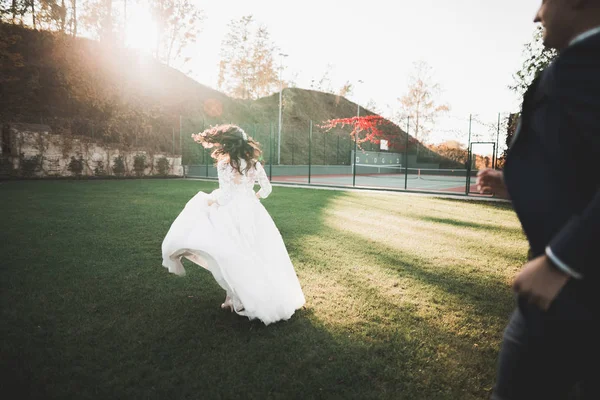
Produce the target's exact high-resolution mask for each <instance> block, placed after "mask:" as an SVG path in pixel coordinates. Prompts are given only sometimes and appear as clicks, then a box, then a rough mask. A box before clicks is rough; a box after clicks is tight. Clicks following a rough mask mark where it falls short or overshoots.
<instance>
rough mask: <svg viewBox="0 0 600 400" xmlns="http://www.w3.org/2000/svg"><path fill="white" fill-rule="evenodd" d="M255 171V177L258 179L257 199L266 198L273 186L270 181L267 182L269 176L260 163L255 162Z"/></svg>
mask: <svg viewBox="0 0 600 400" xmlns="http://www.w3.org/2000/svg"><path fill="white" fill-rule="evenodd" d="M256 172H257V176H256V179H257V180H258V184H259V185H260V190H259V191H258V192H256V197H257V198H258V199H266V198H267V197H269V195H270V194H271V192H272V191H273V187H272V186H271V182H269V177H267V173H266V172H265V169H264V168H263V166H262V165H261V163H258V162H257V163H256Z"/></svg>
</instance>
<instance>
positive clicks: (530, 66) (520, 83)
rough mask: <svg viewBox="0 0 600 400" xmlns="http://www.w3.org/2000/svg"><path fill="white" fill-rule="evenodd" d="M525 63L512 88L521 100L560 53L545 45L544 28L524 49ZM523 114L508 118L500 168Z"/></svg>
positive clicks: (517, 73)
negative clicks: (504, 147)
mask: <svg viewBox="0 0 600 400" xmlns="http://www.w3.org/2000/svg"><path fill="white" fill-rule="evenodd" d="M523 56H524V61H523V63H522V64H521V69H519V70H518V71H517V72H516V73H515V75H514V80H515V83H514V84H513V85H512V86H510V89H511V90H512V91H514V92H515V93H516V94H517V95H518V96H519V98H520V99H521V101H522V99H523V95H524V94H525V91H526V90H527V88H528V87H529V85H531V83H532V82H533V80H534V79H535V78H536V77H537V76H538V75H539V74H540V73H541V72H542V71H543V70H544V69H546V67H547V66H548V65H549V64H550V63H551V62H552V61H554V59H556V57H557V56H558V53H557V52H556V50H554V49H550V48H547V47H546V46H545V45H544V28H543V27H541V26H538V27H537V28H536V30H535V31H534V32H533V38H532V39H531V41H530V42H529V43H527V44H525V46H524V49H523ZM520 116H521V113H513V114H510V115H509V116H508V119H507V120H506V123H505V126H504V129H505V130H506V149H505V150H504V152H503V153H502V156H500V157H499V158H498V166H499V167H500V168H502V167H503V166H504V161H505V160H506V155H507V152H508V149H509V147H510V145H511V144H512V140H513V136H514V134H515V132H516V130H517V126H518V123H519V118H520Z"/></svg>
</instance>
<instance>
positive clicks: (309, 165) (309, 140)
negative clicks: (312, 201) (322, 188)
mask: <svg viewBox="0 0 600 400" xmlns="http://www.w3.org/2000/svg"><path fill="white" fill-rule="evenodd" d="M312 126H313V122H312V119H311V120H310V125H309V128H308V184H309V185H310V173H311V165H312Z"/></svg>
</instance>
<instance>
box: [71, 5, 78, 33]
mask: <svg viewBox="0 0 600 400" xmlns="http://www.w3.org/2000/svg"><path fill="white" fill-rule="evenodd" d="M70 24H71V34H72V35H73V37H75V36H77V0H71V21H70Z"/></svg>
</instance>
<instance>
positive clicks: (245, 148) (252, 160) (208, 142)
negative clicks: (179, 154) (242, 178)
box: [194, 124, 262, 174]
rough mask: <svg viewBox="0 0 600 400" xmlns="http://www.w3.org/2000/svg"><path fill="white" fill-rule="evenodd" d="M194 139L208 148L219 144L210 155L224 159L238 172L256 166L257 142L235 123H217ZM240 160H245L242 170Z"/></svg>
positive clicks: (258, 155) (259, 153)
mask: <svg viewBox="0 0 600 400" xmlns="http://www.w3.org/2000/svg"><path fill="white" fill-rule="evenodd" d="M194 140H196V141H197V142H199V143H201V144H202V145H203V146H204V147H207V148H210V147H213V146H214V145H219V146H217V148H216V149H215V151H213V152H212V154H211V156H212V157H213V158H214V159H215V160H217V162H219V161H221V160H225V161H227V162H229V165H231V166H232V167H233V169H235V170H236V171H238V172H239V173H240V174H241V173H242V172H245V171H247V170H248V169H250V168H253V167H255V166H256V163H257V162H258V159H259V157H260V155H261V154H262V151H261V150H260V147H259V143H258V142H257V141H255V140H254V139H253V138H251V137H250V136H248V135H247V134H246V133H245V132H244V131H243V130H242V128H240V127H239V126H237V125H230V124H226V125H217V126H214V127H211V128H208V129H206V130H205V131H204V132H202V133H200V134H198V135H195V136H194ZM240 160H245V161H246V167H245V168H244V170H243V171H242V169H241V163H240Z"/></svg>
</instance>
